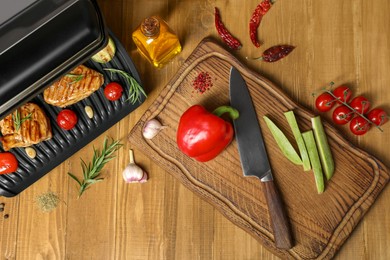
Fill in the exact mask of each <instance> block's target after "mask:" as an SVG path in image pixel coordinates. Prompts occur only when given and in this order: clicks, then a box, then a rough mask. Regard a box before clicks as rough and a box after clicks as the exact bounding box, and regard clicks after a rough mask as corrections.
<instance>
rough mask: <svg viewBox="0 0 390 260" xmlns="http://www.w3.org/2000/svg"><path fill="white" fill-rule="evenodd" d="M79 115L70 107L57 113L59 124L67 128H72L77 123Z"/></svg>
mask: <svg viewBox="0 0 390 260" xmlns="http://www.w3.org/2000/svg"><path fill="white" fill-rule="evenodd" d="M77 120H78V118H77V115H76V113H75V112H73V111H72V110H70V109H64V110H62V111H61V112H60V113H59V114H58V115H57V124H58V125H59V126H60V127H61V128H62V129H65V130H70V129H72V128H73V127H74V126H75V125H76V124H77Z"/></svg>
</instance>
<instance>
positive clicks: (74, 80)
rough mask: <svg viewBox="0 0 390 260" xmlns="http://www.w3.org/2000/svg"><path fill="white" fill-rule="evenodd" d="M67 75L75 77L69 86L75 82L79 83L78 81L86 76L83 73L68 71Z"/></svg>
mask: <svg viewBox="0 0 390 260" xmlns="http://www.w3.org/2000/svg"><path fill="white" fill-rule="evenodd" d="M65 76H66V77H69V78H71V79H73V80H72V81H71V82H69V83H68V86H70V85H72V84H74V83H77V82H79V81H80V80H82V79H83V78H84V75H83V74H73V73H68V74H65Z"/></svg>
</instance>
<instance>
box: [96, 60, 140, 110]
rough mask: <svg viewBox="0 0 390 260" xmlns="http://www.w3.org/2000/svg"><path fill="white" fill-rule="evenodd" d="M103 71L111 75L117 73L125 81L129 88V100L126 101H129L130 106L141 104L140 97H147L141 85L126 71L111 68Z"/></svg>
mask: <svg viewBox="0 0 390 260" xmlns="http://www.w3.org/2000/svg"><path fill="white" fill-rule="evenodd" d="M104 70H106V71H109V72H111V74H112V73H118V74H119V75H121V76H122V77H123V78H124V79H125V80H126V82H127V83H128V85H129V86H130V88H129V98H128V99H127V100H126V101H130V103H131V104H135V102H137V101H139V102H141V97H142V95H144V96H145V97H146V96H147V95H146V93H145V90H144V89H143V88H142V87H141V85H140V84H139V83H138V82H137V81H136V80H135V79H134V78H133V77H132V76H131V75H130V74H129V73H127V72H126V71H123V70H119V69H112V68H104Z"/></svg>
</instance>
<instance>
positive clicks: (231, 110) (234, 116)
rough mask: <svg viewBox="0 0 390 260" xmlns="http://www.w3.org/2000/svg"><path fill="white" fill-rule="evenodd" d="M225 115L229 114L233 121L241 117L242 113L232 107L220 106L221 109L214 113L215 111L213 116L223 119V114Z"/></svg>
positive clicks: (218, 108)
mask: <svg viewBox="0 0 390 260" xmlns="http://www.w3.org/2000/svg"><path fill="white" fill-rule="evenodd" d="M225 113H229V117H230V118H231V119H233V120H234V119H237V118H238V117H239V115H240V113H239V112H238V110H237V109H235V108H233V107H231V106H220V107H217V108H216V109H215V110H214V111H213V114H214V115H216V116H218V117H221V116H222V115H223V114H225Z"/></svg>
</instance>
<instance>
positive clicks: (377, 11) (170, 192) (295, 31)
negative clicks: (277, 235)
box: [0, 0, 390, 259]
mask: <svg viewBox="0 0 390 260" xmlns="http://www.w3.org/2000/svg"><path fill="white" fill-rule="evenodd" d="M98 2H99V4H100V7H101V9H102V11H103V13H104V16H105V18H106V22H107V24H108V26H109V27H110V28H111V30H112V31H113V32H114V33H115V34H116V35H117V36H118V37H119V39H120V40H121V41H122V43H123V45H124V46H125V47H126V49H127V51H128V53H129V55H130V57H131V58H132V59H133V61H134V63H135V64H136V67H137V69H138V71H139V73H140V75H141V79H142V82H143V85H144V86H145V89H146V91H147V92H148V94H149V95H148V99H147V100H146V102H145V103H144V104H143V105H142V106H141V107H139V108H138V109H137V110H136V111H135V112H133V113H132V114H130V115H129V116H127V117H126V118H124V119H123V120H122V121H120V122H118V123H117V124H116V125H115V126H113V127H112V128H111V129H109V130H108V131H107V132H106V133H105V134H103V135H102V136H100V137H99V138H97V139H96V140H95V141H93V142H92V143H90V144H89V145H88V146H86V147H85V148H83V149H82V150H80V151H79V152H77V153H76V154H74V155H73V156H72V157H71V158H70V159H68V160H66V161H65V162H64V163H62V164H61V165H60V166H58V167H57V168H56V169H54V170H53V171H52V172H50V173H49V174H47V175H46V176H45V177H43V178H42V179H40V180H39V181H38V182H37V183H35V184H34V185H32V186H31V187H29V188H28V189H27V190H25V191H24V192H22V193H21V194H20V195H19V196H16V197H13V198H4V197H1V198H0V203H1V202H3V203H5V210H4V211H3V212H1V213H0V257H1V258H2V259H278V258H277V257H275V256H274V255H272V254H271V253H270V252H268V251H267V250H266V249H265V248H264V247H263V246H262V245H261V244H259V243H258V241H256V240H255V239H254V238H252V237H251V236H250V235H248V234H247V233H246V232H245V231H243V230H241V229H240V228H238V227H236V226H235V225H233V224H232V223H231V222H230V221H229V220H227V219H226V218H225V217H223V216H222V215H221V214H220V213H219V212H218V211H216V210H215V209H214V208H213V207H212V206H211V205H210V204H208V203H207V202H205V201H202V200H201V199H199V198H198V197H197V196H196V195H194V194H193V193H191V192H190V191H189V190H187V189H186V188H185V187H184V186H183V185H182V184H181V183H179V182H178V181H177V180H176V179H174V178H173V177H172V176H171V175H170V174H169V172H166V171H164V170H162V169H161V168H160V167H159V166H158V165H156V164H154V163H153V161H152V160H150V159H149V158H148V157H147V155H145V154H143V153H142V151H138V150H135V157H136V161H137V162H138V164H140V165H141V166H142V167H143V168H144V169H145V170H146V171H148V172H149V174H150V180H149V182H147V183H146V184H125V183H124V182H123V180H122V176H121V172H122V170H123V169H124V167H125V166H126V164H127V163H128V149H130V148H133V147H131V146H130V144H129V143H128V142H127V141H126V137H127V134H128V133H129V131H130V130H131V129H132V127H133V125H134V124H135V123H136V122H137V120H138V119H139V118H140V117H141V116H142V114H143V112H144V111H145V110H146V109H147V108H148V107H149V106H150V105H151V104H152V102H153V101H154V100H155V98H156V97H157V96H158V94H159V93H160V91H161V90H162V88H163V87H164V86H165V85H166V83H167V82H168V81H169V80H170V79H171V78H172V77H173V75H174V74H175V73H176V71H177V70H178V69H179V67H180V65H181V64H182V63H183V62H184V60H185V59H186V58H187V57H188V56H189V55H190V53H191V52H192V51H193V49H194V48H195V47H196V45H197V44H198V43H199V42H200V41H201V40H202V39H203V38H204V37H207V36H211V37H214V38H215V39H217V40H219V38H218V36H217V33H216V30H215V27H214V16H213V10H214V6H217V7H219V9H220V12H221V16H222V19H223V21H224V23H225V25H226V26H227V27H228V28H229V29H230V30H231V31H232V32H233V33H234V35H235V36H237V37H238V38H239V39H240V40H241V42H242V43H243V48H242V49H241V50H240V51H237V52H235V55H236V56H237V57H238V58H239V59H241V60H242V61H243V62H244V63H245V64H246V65H247V66H248V67H249V68H251V69H252V70H254V71H256V72H258V73H260V74H262V75H264V76H265V77H267V78H269V79H270V80H271V81H273V82H274V83H275V84H276V85H278V86H279V87H280V88H282V89H283V91H285V92H286V93H287V94H288V95H290V96H291V97H292V98H293V99H294V100H296V101H298V102H300V103H301V104H302V105H304V106H306V107H309V108H314V98H313V97H312V96H311V94H312V92H315V91H318V90H319V89H321V88H322V87H324V86H326V85H327V84H328V83H329V82H330V81H334V82H336V84H343V83H345V84H348V86H350V87H351V89H352V90H353V92H354V94H356V95H358V94H364V95H365V96H367V97H368V98H369V99H370V100H371V102H372V104H373V105H374V106H381V107H384V108H385V109H386V110H387V112H388V113H390V103H389V101H390V91H389V86H390V73H389V72H390V59H389V57H390V48H389V47H390V46H389V43H390V34H388V33H385V32H384V30H386V28H388V27H389V26H390V20H389V16H388V10H389V8H390V2H389V1H386V0H378V1H354V0H345V1H337V0H328V1H314V0H308V1H296V0H278V1H277V3H276V4H275V5H274V6H273V8H272V9H271V10H270V12H269V13H268V14H267V16H266V18H264V20H263V22H262V24H261V26H260V29H259V38H260V40H261V41H262V42H263V43H264V44H263V46H262V47H260V49H256V48H255V47H254V46H253V45H252V43H251V42H250V39H249V35H248V21H249V19H250V15H251V13H252V11H253V10H254V9H255V7H256V5H257V4H258V1H254V0H248V1H239V0H232V1H222V0H217V1H209V0H203V1H189V0H181V1H167V0H165V1H163V0H155V1H131V0H99V1H98ZM154 14H158V15H160V16H161V17H163V18H164V19H165V20H166V21H167V22H168V23H169V25H170V26H171V27H172V28H173V29H174V30H175V31H176V32H177V34H178V35H179V37H180V40H181V42H182V45H183V51H182V53H181V54H180V55H179V56H178V57H177V58H175V59H174V60H173V62H172V63H170V64H168V65H167V66H166V67H164V68H163V69H161V70H157V69H154V68H153V67H152V66H151V65H150V64H149V63H147V62H146V61H145V60H144V59H142V58H141V57H140V55H139V53H137V51H136V50H135V45H134V43H133V42H132V39H131V33H132V31H133V30H134V29H135V28H136V26H137V25H138V24H139V23H140V21H141V20H142V19H143V18H144V17H147V16H149V15H154ZM281 43H287V44H292V45H295V46H297V48H296V49H295V50H294V52H295V53H294V56H293V57H294V58H292V56H291V57H288V58H286V59H285V60H283V61H281V62H284V63H285V64H286V63H287V64H289V69H288V70H280V69H279V66H278V63H274V64H265V63H262V62H260V61H253V60H246V59H245V57H255V56H259V55H260V53H261V52H262V51H263V50H264V49H265V48H266V47H270V46H272V45H275V44H281ZM324 118H326V119H328V120H330V118H331V116H330V114H324ZM389 126H390V124H386V125H385V126H384V132H383V133H382V132H380V131H377V130H376V129H374V130H371V131H370V132H369V133H368V134H366V135H365V136H362V137H356V136H353V135H352V134H350V133H349V130H348V129H347V128H346V127H339V128H340V131H341V132H342V133H343V134H344V135H345V136H346V137H347V138H348V139H349V140H350V141H351V142H352V143H354V144H355V145H357V146H359V147H361V148H363V149H364V150H366V151H368V152H369V153H372V154H373V155H375V156H376V157H377V158H379V159H380V160H381V161H382V162H383V163H384V164H385V165H387V166H390V157H389V152H388V148H387V147H389V146H390V127H389ZM105 136H110V137H113V138H115V139H122V140H123V143H124V147H123V149H121V150H120V151H119V152H118V156H117V157H116V159H114V160H113V161H111V162H110V163H109V164H108V165H107V166H106V167H105V168H104V172H103V175H104V176H105V180H104V181H103V182H101V183H99V184H96V185H93V186H92V187H91V188H90V189H89V190H88V191H87V192H86V193H85V194H84V195H83V196H82V197H81V198H80V199H77V189H76V186H75V182H74V181H73V180H71V179H70V178H69V177H68V175H67V172H72V173H74V174H75V175H78V176H79V175H81V167H80V158H83V159H84V160H86V161H89V160H90V159H91V157H92V149H93V147H100V146H101V143H102V141H103V139H104V137H105ZM47 191H53V192H56V193H57V194H59V196H60V198H61V200H62V202H61V203H60V205H59V206H58V207H57V208H56V209H55V210H54V211H52V212H50V213H43V212H41V211H40V210H39V209H38V208H37V206H36V203H35V199H36V197H37V196H38V195H40V194H42V193H45V192H47ZM389 204H390V191H389V189H385V190H384V191H383V193H382V194H381V196H380V197H379V198H378V200H377V202H376V203H375V204H374V206H373V207H372V208H371V210H370V211H369V213H368V214H367V215H366V216H365V218H364V219H363V221H362V222H361V223H360V224H359V225H358V226H357V228H356V230H355V231H354V232H353V233H352V235H351V237H350V239H348V240H347V242H346V243H345V245H344V246H343V247H342V248H341V250H340V252H339V254H338V255H337V256H336V259H390V232H389V230H390V207H389V206H388V205H389ZM6 214H7V215H8V218H4V216H5V215H6Z"/></svg>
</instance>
